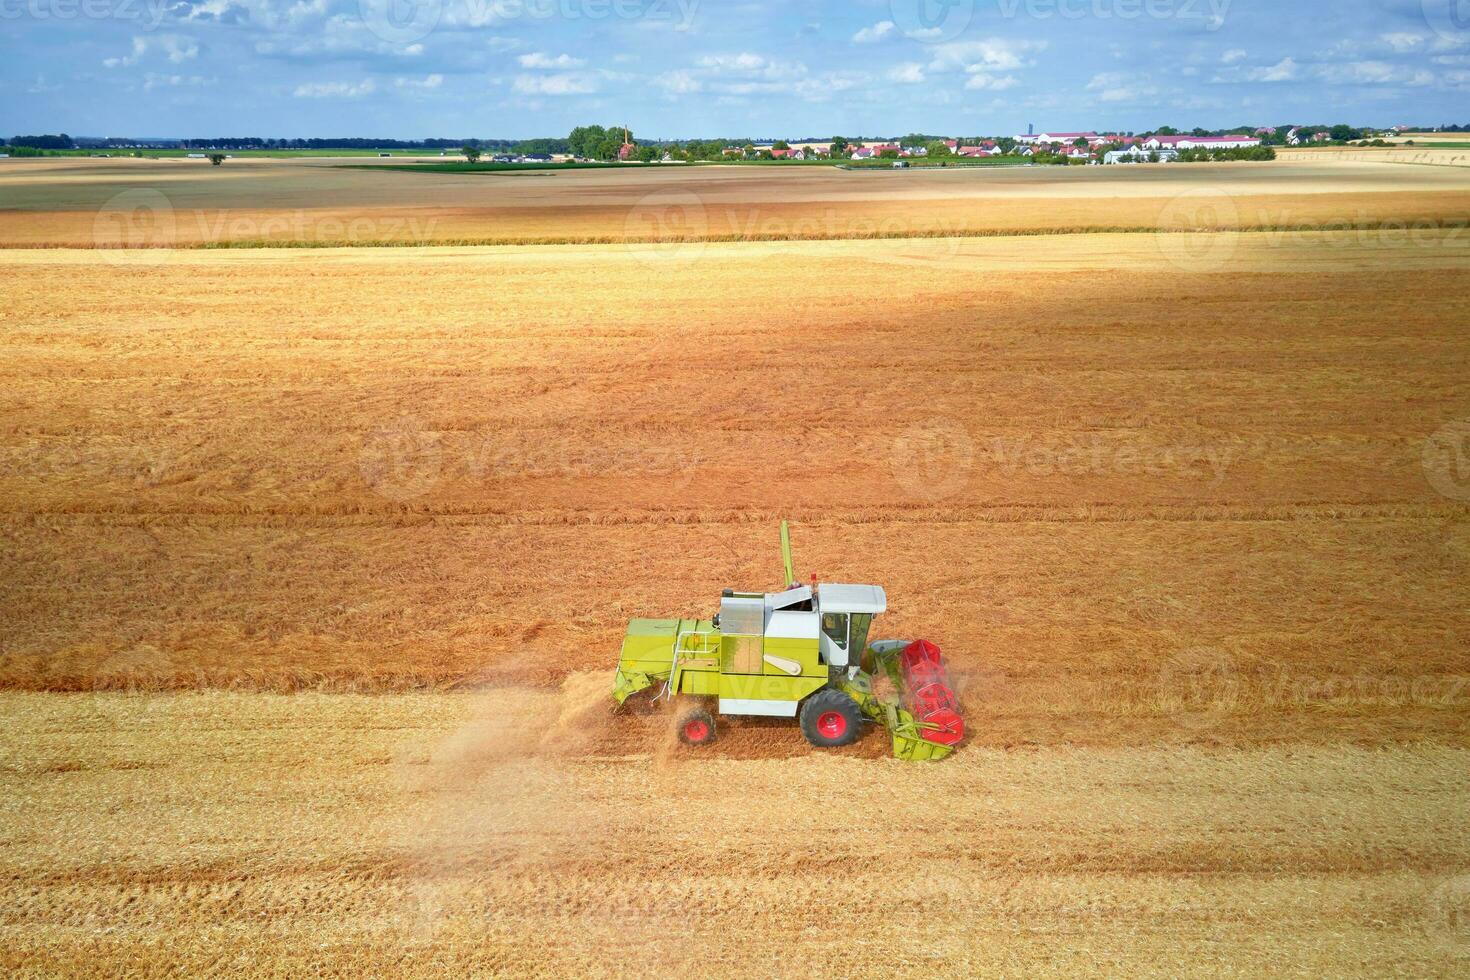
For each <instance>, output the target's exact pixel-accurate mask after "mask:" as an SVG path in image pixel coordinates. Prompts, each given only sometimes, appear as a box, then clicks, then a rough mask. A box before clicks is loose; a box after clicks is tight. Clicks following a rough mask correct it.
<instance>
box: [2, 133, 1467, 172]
mask: <svg viewBox="0 0 1470 980" xmlns="http://www.w3.org/2000/svg"><path fill="white" fill-rule="evenodd" d="M1452 128H1453V129H1454V130H1455V131H1458V130H1459V128H1460V127H1452ZM1467 128H1470V127H1467ZM1423 130H1424V128H1423V127H1419V128H1412V127H1409V126H1394V127H1390V128H1388V129H1371V128H1364V129H1359V128H1354V127H1352V126H1348V125H1335V126H1331V127H1329V128H1321V127H1315V126H1279V127H1278V126H1263V127H1259V128H1254V129H1253V128H1251V127H1240V128H1238V129H1234V130H1229V131H1223V132H1222V131H1218V130H1217V131H1214V132H1210V131H1207V130H1203V129H1195V130H1193V131H1191V132H1188V133H1181V132H1178V131H1177V130H1174V129H1171V128H1169V127H1161V128H1160V129H1159V130H1158V131H1156V132H1154V133H1145V134H1135V133H1099V132H1096V131H1094V130H1087V131H1085V132H1060V131H1052V130H1046V131H1041V132H1037V131H1036V129H1035V127H1034V126H1028V127H1027V130H1026V132H1025V133H1021V134H1018V135H1016V136H997V137H993V138H988V137H971V138H958V137H942V136H929V135H923V134H919V133H914V134H910V135H909V136H905V137H902V138H898V139H894V138H888V139H851V140H849V139H847V138H844V137H841V136H837V137H832V138H830V139H804V140H791V141H789V142H788V141H786V140H780V139H775V140H728V139H726V140H718V139H716V140H648V139H642V140H635V139H634V138H633V134H632V132H631V131H630V130H629V129H627V128H626V127H623V126H609V127H602V126H579V127H577V128H576V129H574V130H573V131H572V132H571V134H570V135H569V136H567V137H565V138H546V139H531V140H519V141H515V140H480V139H468V140H464V141H457V140H448V139H427V140H418V141H414V140H394V139H370V138H349V139H318V138H309V139H267V138H259V137H216V138H209V139H156V140H135V139H128V138H120V137H109V138H106V139H98V138H88V137H78V138H76V139H73V138H72V137H70V136H67V135H66V134H65V133H62V134H58V135H43V136H16V137H13V138H12V139H11V140H10V142H9V143H8V144H6V145H3V146H0V156H4V155H17V156H38V155H47V154H52V153H77V152H83V153H90V154H91V155H93V156H109V155H112V154H113V153H115V152H119V151H121V152H124V153H126V152H129V151H131V152H132V153H133V154H139V155H141V154H140V151H144V150H162V151H174V152H179V151H192V152H187V153H186V155H187V156H189V157H197V158H200V159H204V158H209V159H211V160H215V159H216V158H219V159H225V158H227V157H221V156H220V151H227V150H235V151H245V152H251V151H255V152H259V151H265V152H277V153H280V152H286V153H289V152H291V151H296V150H305V151H310V152H327V151H330V150H333V149H345V150H350V151H353V152H357V153H362V152H364V151H369V150H372V151H379V152H377V155H378V156H383V157H389V156H394V155H399V154H409V153H415V152H418V153H420V154H423V153H430V154H437V155H438V156H441V157H455V156H463V157H465V158H466V159H468V160H469V161H470V162H471V163H474V162H476V161H479V160H481V159H484V160H485V161H486V162H489V163H501V164H509V163H514V164H546V163H584V162H586V163H591V162H623V163H686V162H687V163H694V162H718V161H721V160H726V161H730V162H737V161H783V162H805V161H811V162H816V161H829V162H835V161H839V160H841V161H852V162H854V163H860V164H867V165H881V164H883V163H885V162H887V163H891V165H892V166H894V167H908V166H920V165H923V166H936V165H940V166H948V165H951V164H954V165H963V164H964V162H965V161H971V162H974V163H979V162H985V161H989V160H991V159H992V158H997V157H1004V158H1008V159H1012V160H1014V161H1015V162H1016V163H1046V164H1086V165H1104V164H1127V163H1172V162H1175V161H1184V162H1194V161H1200V160H1211V159H1244V160H1254V159H1271V158H1272V156H1274V148H1275V147H1282V146H1306V145H1314V144H1316V145H1330V146H1342V145H1349V144H1355V145H1360V146H1361V145H1373V146H1386V145H1390V144H1389V143H1388V142H1387V141H1388V140H1393V139H1398V138H1400V137H1402V135H1403V134H1404V133H1418V132H1420V131H1423ZM1446 131H1448V130H1446ZM1399 141H1400V142H1402V140H1401V139H1399ZM995 162H1000V161H995Z"/></svg>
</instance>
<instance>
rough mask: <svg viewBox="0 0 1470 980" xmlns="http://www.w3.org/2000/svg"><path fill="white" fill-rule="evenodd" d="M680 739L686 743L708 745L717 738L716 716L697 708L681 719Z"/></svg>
mask: <svg viewBox="0 0 1470 980" xmlns="http://www.w3.org/2000/svg"><path fill="white" fill-rule="evenodd" d="M678 731H679V741H681V742H683V743H684V744H685V745H708V744H709V743H710V742H713V741H714V740H715V716H714V715H712V714H710V713H709V712H708V711H706V710H705V709H703V708H695V709H694V710H693V711H690V712H687V713H686V714H684V715H683V716H682V717H681V718H680V719H679V727H678Z"/></svg>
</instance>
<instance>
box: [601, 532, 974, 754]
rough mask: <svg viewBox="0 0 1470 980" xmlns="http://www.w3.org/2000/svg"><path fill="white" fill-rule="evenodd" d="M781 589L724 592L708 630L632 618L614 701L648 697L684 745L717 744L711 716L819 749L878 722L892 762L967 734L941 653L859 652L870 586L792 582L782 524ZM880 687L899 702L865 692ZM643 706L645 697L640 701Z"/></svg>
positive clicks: (936, 750) (879, 605)
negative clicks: (756, 721) (735, 719)
mask: <svg viewBox="0 0 1470 980" xmlns="http://www.w3.org/2000/svg"><path fill="white" fill-rule="evenodd" d="M781 557H782V560H783V562H784V565H785V579H784V581H785V582H787V583H788V585H787V587H786V588H785V589H784V590H782V591H780V592H765V593H761V592H735V591H733V590H730V589H726V590H725V593H724V595H723V596H722V597H721V599H720V611H719V614H718V615H717V616H715V618H714V619H712V620H692V619H635V620H633V621H632V622H631V623H630V624H629V625H628V636H627V638H626V639H625V640H624V641H623V652H622V658H621V660H620V662H619V663H618V671H617V676H616V678H615V680H614V682H613V698H614V699H615V700H616V701H617V702H618V704H619V705H622V704H623V703H624V702H626V701H627V700H628V699H629V698H630V697H632V696H633V695H635V694H641V693H644V692H650V691H651V692H652V700H653V701H654V702H655V703H660V704H669V705H672V706H674V707H675V709H676V711H677V715H678V717H677V725H678V733H679V738H680V739H681V740H682V741H683V742H684V743H685V744H686V745H705V744H708V743H709V742H712V741H714V738H715V733H716V728H717V726H716V722H715V719H716V716H718V715H746V716H762V717H776V718H797V719H799V720H800V723H801V730H802V732H803V733H805V735H806V737H807V739H808V740H809V741H810V742H811V743H812V744H813V745H816V746H820V747H824V748H826V747H834V746H839V745H849V744H851V743H852V742H853V741H854V740H856V738H857V737H858V734H859V729H860V726H861V725H862V723H863V722H864V721H865V720H866V721H871V722H876V723H877V724H880V725H882V726H883V727H884V728H885V729H887V730H888V733H889V735H890V736H891V737H892V739H893V753H894V755H896V756H897V757H898V758H900V759H915V760H918V759H942V758H944V757H945V756H947V755H949V754H950V753H951V752H953V751H954V747H955V745H956V744H958V743H959V741H960V740H961V739H962V738H964V734H965V724H964V720H963V719H962V718H961V717H960V713H959V704H958V701H957V700H956V698H955V695H954V691H953V689H952V688H951V687H950V684H949V680H948V677H947V676H946V673H945V669H944V661H943V659H942V658H941V656H940V653H939V648H938V647H936V646H935V645H934V644H932V643H930V642H928V641H927V640H915V641H913V642H908V641H904V640H884V641H880V642H877V643H871V644H870V643H869V642H868V634H869V631H870V630H871V628H872V625H873V618H874V617H875V616H877V615H879V614H880V613H882V612H884V611H885V610H886V609H887V607H888V599H887V596H886V595H885V594H884V592H883V589H882V588H881V587H879V586H876V585H833V584H823V585H818V584H817V581H816V576H812V583H811V585H801V584H799V583H797V581H796V578H795V576H794V575H793V573H792V567H791V536H790V532H789V530H788V528H787V525H786V522H785V521H782V522H781ZM880 677H887V678H888V680H889V681H890V682H891V683H892V686H893V688H894V690H895V691H896V695H894V696H890V697H884V696H882V695H880V694H879V693H877V692H876V691H875V689H874V682H875V681H877V680H878V679H879V678H880ZM645 696H647V695H646V694H645Z"/></svg>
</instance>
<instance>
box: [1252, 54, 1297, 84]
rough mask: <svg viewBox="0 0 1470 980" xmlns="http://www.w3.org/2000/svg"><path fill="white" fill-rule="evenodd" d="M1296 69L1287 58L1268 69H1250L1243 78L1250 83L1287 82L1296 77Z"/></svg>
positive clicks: (1293, 63)
mask: <svg viewBox="0 0 1470 980" xmlns="http://www.w3.org/2000/svg"><path fill="white" fill-rule="evenodd" d="M1296 69H1297V64H1296V62H1295V61H1294V60H1293V59H1291V58H1290V57H1287V58H1282V59H1281V60H1280V61H1278V62H1276V64H1274V65H1271V66H1269V67H1262V68H1252V69H1251V70H1250V71H1248V72H1246V74H1245V77H1246V79H1247V80H1249V81H1252V82H1289V81H1291V80H1292V79H1293V78H1295V77H1296Z"/></svg>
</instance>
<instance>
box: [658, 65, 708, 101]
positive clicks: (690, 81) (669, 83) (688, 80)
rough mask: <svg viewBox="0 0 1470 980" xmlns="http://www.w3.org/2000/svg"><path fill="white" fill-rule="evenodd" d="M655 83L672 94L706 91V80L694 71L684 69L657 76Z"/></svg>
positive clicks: (690, 93)
mask: <svg viewBox="0 0 1470 980" xmlns="http://www.w3.org/2000/svg"><path fill="white" fill-rule="evenodd" d="M653 83H654V84H655V85H657V86H658V87H659V88H661V89H663V90H664V91H665V92H667V93H669V94H670V95H692V94H694V93H695V92H702V91H704V82H702V81H700V80H699V79H698V78H696V77H695V76H694V73H693V72H691V71H686V70H684V69H680V70H678V71H670V72H665V73H664V74H662V75H660V76H658V77H657V78H655V79H654V80H653Z"/></svg>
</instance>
